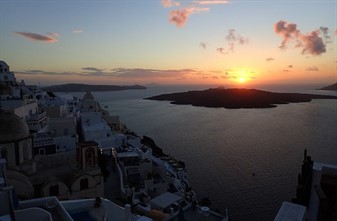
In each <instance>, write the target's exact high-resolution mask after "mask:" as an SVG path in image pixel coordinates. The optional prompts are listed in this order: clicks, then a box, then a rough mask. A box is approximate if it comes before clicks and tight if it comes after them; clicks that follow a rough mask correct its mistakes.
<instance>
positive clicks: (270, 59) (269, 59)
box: [266, 57, 275, 62]
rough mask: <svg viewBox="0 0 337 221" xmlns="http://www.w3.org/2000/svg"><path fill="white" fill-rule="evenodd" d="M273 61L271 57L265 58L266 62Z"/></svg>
mask: <svg viewBox="0 0 337 221" xmlns="http://www.w3.org/2000/svg"><path fill="white" fill-rule="evenodd" d="M274 60H275V59H274V58H272V57H269V58H266V62H270V61H274Z"/></svg>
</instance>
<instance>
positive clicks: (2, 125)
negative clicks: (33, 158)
mask: <svg viewBox="0 0 337 221" xmlns="http://www.w3.org/2000/svg"><path fill="white" fill-rule="evenodd" d="M28 136H29V129H28V126H27V124H26V123H25V122H24V121H23V120H22V119H21V118H20V117H18V116H17V115H15V114H13V113H9V112H5V111H3V110H1V109H0V143H8V142H12V141H17V140H21V139H24V138H26V137H28Z"/></svg>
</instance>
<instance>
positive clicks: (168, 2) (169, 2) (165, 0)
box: [161, 0, 180, 8]
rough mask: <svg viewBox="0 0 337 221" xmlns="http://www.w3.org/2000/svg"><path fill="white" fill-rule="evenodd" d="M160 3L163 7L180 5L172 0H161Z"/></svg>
mask: <svg viewBox="0 0 337 221" xmlns="http://www.w3.org/2000/svg"><path fill="white" fill-rule="evenodd" d="M161 3H162V4H163V6H164V7H165V8H170V7H173V6H180V3H179V2H176V1H172V0H161Z"/></svg>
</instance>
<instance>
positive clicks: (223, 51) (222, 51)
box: [216, 48, 226, 54]
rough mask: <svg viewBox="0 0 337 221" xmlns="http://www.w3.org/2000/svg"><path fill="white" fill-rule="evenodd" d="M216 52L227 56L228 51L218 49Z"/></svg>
mask: <svg viewBox="0 0 337 221" xmlns="http://www.w3.org/2000/svg"><path fill="white" fill-rule="evenodd" d="M216 51H217V52H219V53H221V54H226V49H224V48H217V49H216Z"/></svg>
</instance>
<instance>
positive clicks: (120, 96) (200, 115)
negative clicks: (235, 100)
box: [75, 85, 337, 221]
mask: <svg viewBox="0 0 337 221" xmlns="http://www.w3.org/2000/svg"><path fill="white" fill-rule="evenodd" d="M210 87H212V86H205V85H202V86H200V85H188V86H183V85H179V86H163V85H151V86H148V87H147V89H146V90H126V91H113V92H93V95H94V97H95V99H96V100H97V101H99V102H100V103H101V105H102V107H105V108H106V109H108V111H109V112H110V114H111V115H118V116H119V117H120V119H121V121H122V123H123V124H125V125H126V126H127V127H128V128H129V129H131V130H132V131H134V132H135V133H136V134H137V135H139V136H143V135H146V136H149V137H151V138H153V140H154V141H155V142H156V144H157V145H158V146H159V147H161V148H162V149H163V150H164V152H165V153H167V154H169V155H171V156H173V157H174V158H176V159H178V160H182V161H184V162H185V164H186V167H187V174H188V180H189V183H190V185H191V187H192V188H193V190H194V191H195V192H196V193H197V196H198V199H199V200H200V199H203V198H206V197H207V198H208V199H209V200H210V202H211V206H210V207H211V209H213V210H217V211H219V212H220V213H224V211H225V210H226V209H228V214H229V217H230V220H232V221H241V220H243V221H244V220H250V221H268V220H273V219H274V218H275V216H276V214H277V212H278V209H279V208H280V206H281V204H282V202H283V201H291V199H292V198H293V197H294V196H295V194H296V185H297V175H298V173H299V172H300V170H301V165H302V161H303V158H304V150H305V149H307V150H308V155H310V156H311V157H312V159H313V160H314V161H317V162H323V163H327V164H337V100H323V99H322V100H312V101H311V102H307V103H292V104H282V105H278V106H277V107H276V108H266V109H225V108H205V107H195V106H191V105H174V104H170V102H168V101H153V100H145V99H143V98H146V97H149V96H154V95H159V94H163V93H173V92H184V91H190V90H202V89H207V88H210ZM213 87H214V86H213ZM318 87H319V86H318V85H317V86H316V85H304V86H303V85H287V86H285V85H261V86H259V87H258V88H257V87H255V88H257V89H262V90H268V91H274V92H300V93H310V94H328V95H337V93H336V92H333V91H320V90H315V88H318ZM75 95H77V96H79V97H82V96H83V93H75Z"/></svg>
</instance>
